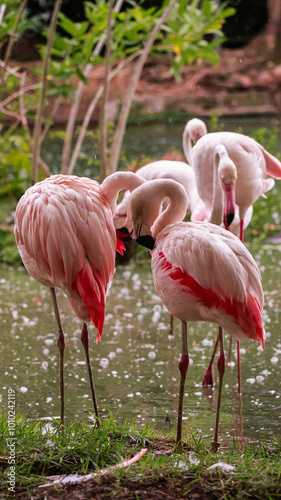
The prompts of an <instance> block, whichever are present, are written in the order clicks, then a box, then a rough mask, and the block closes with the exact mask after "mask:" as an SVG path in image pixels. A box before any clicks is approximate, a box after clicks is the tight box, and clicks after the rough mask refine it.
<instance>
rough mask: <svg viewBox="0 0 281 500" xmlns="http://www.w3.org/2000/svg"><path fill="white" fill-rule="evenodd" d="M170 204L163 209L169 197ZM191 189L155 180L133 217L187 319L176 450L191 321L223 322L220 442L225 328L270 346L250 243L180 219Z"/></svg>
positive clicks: (169, 295) (175, 311)
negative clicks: (265, 335)
mask: <svg viewBox="0 0 281 500" xmlns="http://www.w3.org/2000/svg"><path fill="white" fill-rule="evenodd" d="M165 198H168V199H169V204H168V206H167V208H166V209H165V211H164V212H161V204H162V202H163V199H165ZM186 207H187V196H186V193H185V191H184V189H183V187H182V186H181V185H180V184H179V183H177V182H174V181H172V180H154V181H147V182H146V183H145V184H144V185H143V186H140V187H139V188H137V189H136V190H135V191H134V192H133V193H132V194H131V196H130V214H131V218H132V221H133V224H134V234H135V237H136V239H137V241H138V242H139V243H140V244H143V245H144V246H147V247H148V248H150V250H151V268H152V274H153V281H154V286H155V289H156V291H157V293H158V295H159V297H160V298H161V300H162V302H163V303H164V305H165V306H166V307H167V309H168V311H169V312H170V314H172V315H174V316H176V317H178V318H179V319H180V320H181V323H182V356H181V360H180V362H179V370H180V390H179V406H178V423H177V445H176V451H178V452H179V453H182V451H183V448H182V443H181V438H182V412H183V399H184V385H185V379H186V373H187V370H188V365H189V353H188V340H187V322H188V321H210V322H214V323H217V324H218V325H219V340H220V357H219V361H218V369H219V379H220V381H219V392H218V403H217V413H216V424H215V432H214V439H213V441H212V444H211V449H213V450H216V451H217V450H218V447H219V442H218V425H219V413H220V405H221V394H222V383H223V375H224V371H225V356H224V349H223V329H225V330H226V331H227V332H228V333H229V334H230V335H232V336H234V337H235V338H236V339H238V340H246V339H253V340H256V341H258V342H260V343H261V345H262V347H263V346H264V330H263V325H262V317H261V311H262V307H263V290H262V286H261V276H260V272H259V269H258V267H257V265H256V263H255V261H254V259H253V257H252V256H251V254H250V252H249V251H248V250H247V249H246V247H245V246H244V245H243V243H242V242H241V241H240V240H239V239H238V238H237V237H236V236H234V235H233V234H232V233H231V232H230V231H227V230H226V229H224V228H222V227H220V226H217V225H215V224H210V223H205V222H197V223H193V222H180V221H181V220H182V219H183V217H184V215H185V211H186Z"/></svg>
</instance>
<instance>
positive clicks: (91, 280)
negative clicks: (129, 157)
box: [15, 172, 144, 426]
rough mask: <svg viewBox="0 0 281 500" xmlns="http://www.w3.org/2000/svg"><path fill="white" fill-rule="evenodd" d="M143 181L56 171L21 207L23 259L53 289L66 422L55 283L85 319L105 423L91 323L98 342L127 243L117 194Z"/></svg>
mask: <svg viewBox="0 0 281 500" xmlns="http://www.w3.org/2000/svg"><path fill="white" fill-rule="evenodd" d="M142 182H144V180H143V179H141V178H139V177H138V176H137V175H135V174H133V173H130V172H118V173H115V174H113V175H111V176H109V177H108V178H106V179H105V180H104V182H103V183H102V185H99V184H98V183H97V182H96V181H93V180H91V179H87V178H86V177H76V176H72V175H53V176H51V177H49V178H47V179H45V180H44V181H42V182H38V183H37V184H35V185H34V186H32V187H30V188H29V189H28V190H27V191H26V192H25V194H24V195H23V196H22V198H21V199H20V201H19V203H18V205H17V208H16V213H15V238H16V243H17V246H18V250H19V253H20V255H21V258H22V261H23V263H24V265H25V267H26V269H27V271H28V272H29V274H30V275H31V276H32V277H33V278H34V279H36V280H37V281H39V283H42V284H43V285H45V286H47V287H49V288H50V290H51V295H52V301H53V306H54V312H55V317H56V321H57V326H58V342H57V344H58V348H59V353H60V362H59V366H60V395H61V425H62V426H63V423H64V369H63V360H64V347H65V337H64V332H63V329H62V325H61V320H60V315H59V309H58V304H57V300H56V293H55V287H59V288H61V289H62V290H63V292H64V293H66V295H67V297H68V299H69V301H70V304H71V306H72V308H73V310H74V312H75V314H76V315H77V316H78V318H80V319H81V320H82V321H83V329H82V334H81V341H82V344H83V346H84V349H85V353H86V360H87V367H88V374H89V379H90V385H91V392H92V399H93V404H94V409H95V414H96V416H97V425H98V426H100V423H99V415H98V407H97V400H96V394H95V388H94V382H93V375H92V368H91V362H90V356H89V333H88V327H87V323H88V322H90V321H92V322H93V323H94V325H95V326H96V328H97V343H98V342H99V341H100V340H101V336H102V331H103V325H104V315H105V297H106V293H107V291H108V289H109V287H110V283H111V280H112V278H113V274H114V270H115V269H114V263H115V252H116V250H117V251H118V252H122V250H123V248H125V247H124V244H123V243H122V241H121V240H120V238H119V237H118V236H117V234H116V230H115V227H114V225H113V213H114V209H115V204H116V198H117V195H118V193H119V191H120V190H121V189H124V188H125V189H134V188H136V187H137V186H139V185H140V184H141V183H142Z"/></svg>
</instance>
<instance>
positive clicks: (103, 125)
mask: <svg viewBox="0 0 281 500" xmlns="http://www.w3.org/2000/svg"><path fill="white" fill-rule="evenodd" d="M112 7H113V0H110V1H109V4H108V18H107V29H106V32H107V44H106V53H105V73H104V86H103V99H102V105H101V116H100V181H103V180H104V179H105V177H106V166H107V122H106V105H107V101H108V95H109V79H108V76H109V73H110V68H111V49H112Z"/></svg>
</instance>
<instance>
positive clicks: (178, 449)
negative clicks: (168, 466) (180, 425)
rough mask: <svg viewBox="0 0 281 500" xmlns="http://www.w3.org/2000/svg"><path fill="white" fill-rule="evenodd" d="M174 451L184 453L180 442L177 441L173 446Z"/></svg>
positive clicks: (179, 453)
mask: <svg viewBox="0 0 281 500" xmlns="http://www.w3.org/2000/svg"><path fill="white" fill-rule="evenodd" d="M174 453H177V454H178V455H184V449H183V445H182V442H181V441H179V442H178V443H177V444H176V446H175V448H174Z"/></svg>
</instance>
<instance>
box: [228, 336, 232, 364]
mask: <svg viewBox="0 0 281 500" xmlns="http://www.w3.org/2000/svg"><path fill="white" fill-rule="evenodd" d="M231 354H232V337H231V335H230V336H229V351H228V362H229V363H230V361H231Z"/></svg>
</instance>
